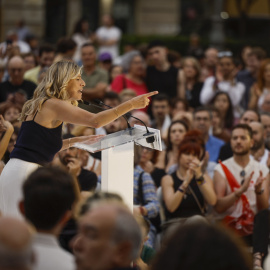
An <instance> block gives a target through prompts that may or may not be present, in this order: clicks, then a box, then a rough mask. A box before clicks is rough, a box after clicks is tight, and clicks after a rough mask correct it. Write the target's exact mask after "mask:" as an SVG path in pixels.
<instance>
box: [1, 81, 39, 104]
mask: <svg viewBox="0 0 270 270" xmlns="http://www.w3.org/2000/svg"><path fill="white" fill-rule="evenodd" d="M36 87H37V85H36V84H34V83H33V82H30V81H27V80H23V83H22V84H21V85H13V84H11V82H10V81H5V82H2V83H0V102H4V101H6V99H7V97H8V95H9V94H14V93H16V92H18V91H19V90H22V91H23V92H25V93H26V95H27V99H30V98H32V96H33V94H34V91H35V89H36Z"/></svg>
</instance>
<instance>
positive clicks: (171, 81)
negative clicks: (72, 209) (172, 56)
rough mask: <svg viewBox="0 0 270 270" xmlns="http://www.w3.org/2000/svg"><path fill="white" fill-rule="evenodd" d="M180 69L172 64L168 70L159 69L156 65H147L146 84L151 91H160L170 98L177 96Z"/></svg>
mask: <svg viewBox="0 0 270 270" xmlns="http://www.w3.org/2000/svg"><path fill="white" fill-rule="evenodd" d="M177 76H178V69H177V68H175V67H174V66H170V68H169V69H168V70H167V71H159V70H157V69H156V68H155V67H154V66H149V67H147V73H146V85H147V88H148V90H149V92H151V91H159V93H163V94H166V95H168V96H169V97H170V98H173V97H176V96H177Z"/></svg>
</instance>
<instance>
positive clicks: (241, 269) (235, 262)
mask: <svg viewBox="0 0 270 270" xmlns="http://www.w3.org/2000/svg"><path fill="white" fill-rule="evenodd" d="M250 266H251V259H250V258H249V255H248V253H247V251H246V249H244V246H243V245H242V243H240V242H239V240H238V239H236V238H235V237H234V236H232V235H231V234H229V233H228V232H226V230H224V228H218V227H214V226H211V225H208V224H204V223H201V222H200V223H195V224H191V225H184V226H183V225H182V226H179V227H178V228H177V229H176V230H175V231H174V233H173V234H172V235H170V237H169V238H168V239H167V241H166V242H165V243H164V245H163V247H162V248H161V250H160V252H159V253H158V254H157V256H156V260H155V261H154V262H153V265H152V270H163V269H166V270H177V269H192V270H204V269H205V270H216V269H219V270H248V269H251V267H250Z"/></svg>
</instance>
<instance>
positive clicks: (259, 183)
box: [254, 171, 266, 193]
mask: <svg viewBox="0 0 270 270" xmlns="http://www.w3.org/2000/svg"><path fill="white" fill-rule="evenodd" d="M265 179H266V177H263V173H262V171H260V175H259V177H258V178H257V181H256V184H255V186H254V187H255V193H260V192H261V191H262V183H263V181H264V180H265Z"/></svg>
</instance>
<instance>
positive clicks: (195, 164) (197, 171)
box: [189, 158, 202, 178]
mask: <svg viewBox="0 0 270 270" xmlns="http://www.w3.org/2000/svg"><path fill="white" fill-rule="evenodd" d="M189 169H190V170H191V171H192V172H193V174H194V176H195V178H199V177H200V176H201V175H202V168H201V162H200V161H199V159H198V158H194V159H193V160H192V161H191V162H190V164H189Z"/></svg>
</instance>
